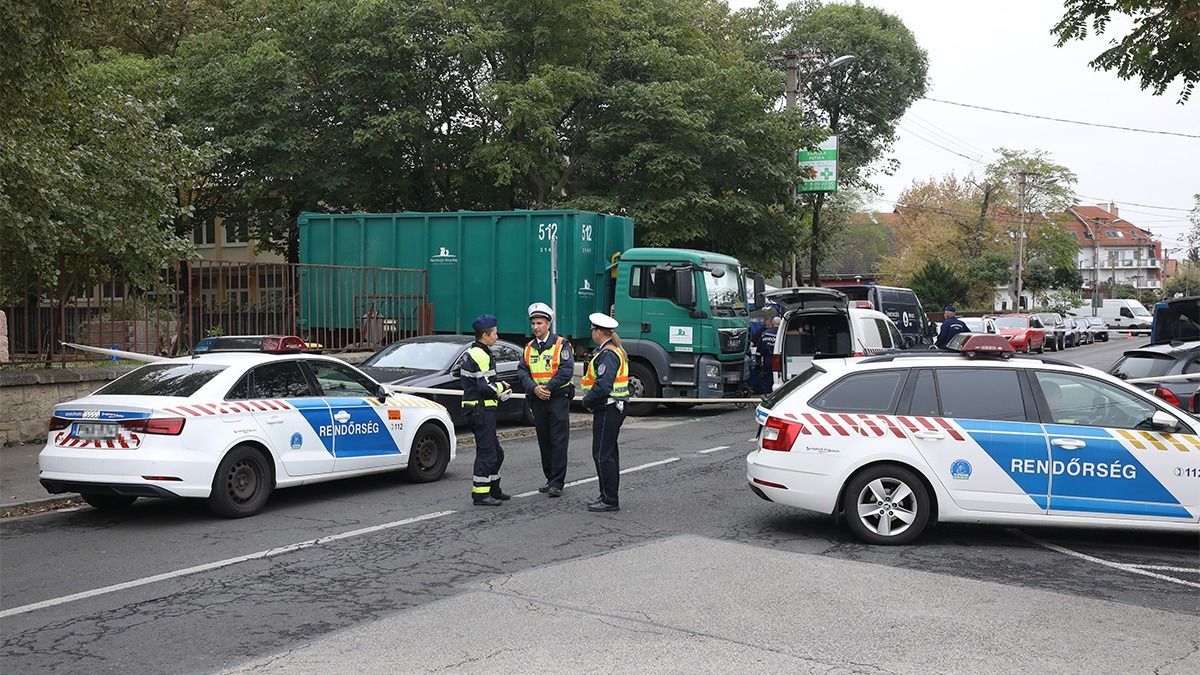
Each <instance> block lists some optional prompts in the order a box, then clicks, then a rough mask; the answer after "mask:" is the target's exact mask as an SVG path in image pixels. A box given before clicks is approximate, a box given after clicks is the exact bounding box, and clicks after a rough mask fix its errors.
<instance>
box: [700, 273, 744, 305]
mask: <svg viewBox="0 0 1200 675" xmlns="http://www.w3.org/2000/svg"><path fill="white" fill-rule="evenodd" d="M711 267H712V269H713V270H717V269H721V270H724V271H725V274H724V275H722V276H721V277H720V278H719V279H718V278H717V277H716V276H713V273H712V271H706V272H705V273H704V285H705V287H706V288H707V289H708V305H709V307H711V308H712V312H713V315H714V316H746V313H747V312H746V287H745V286H744V285H743V283H742V270H741V268H739V267H738V266H737V265H720V264H713V265H711Z"/></svg>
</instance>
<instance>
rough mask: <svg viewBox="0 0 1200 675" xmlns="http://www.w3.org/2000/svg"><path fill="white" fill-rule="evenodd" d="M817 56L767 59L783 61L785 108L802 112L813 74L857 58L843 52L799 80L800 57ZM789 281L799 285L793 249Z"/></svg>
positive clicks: (791, 194) (813, 57)
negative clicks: (785, 82) (805, 94)
mask: <svg viewBox="0 0 1200 675" xmlns="http://www.w3.org/2000/svg"><path fill="white" fill-rule="evenodd" d="M819 58H820V56H818V55H816V54H813V53H809V54H805V55H803V56H802V55H801V54H800V52H796V51H790V52H787V53H785V54H784V55H783V56H772V57H770V58H769V59H768V60H769V61H773V62H780V61H782V62H783V67H784V72H785V73H786V76H787V85H786V87H787V88H786V90H785V91H784V103H785V106H786V107H787V108H799V109H800V112H801V113H802V114H803V112H804V103H803V101H802V96H801V94H802V93H803V91H804V87H805V86H807V85H808V83H809V82H810V81H812V78H813V77H814V76H816V75H817V74H818V73H822V72H825V71H827V70H833V69H835V68H841V67H842V66H845V65H847V64H849V63H851V62H853V61H855V60H857V58H858V57H857V56H854V55H853V54H845V55H843V56H839V57H837V58H835V59H833V60H832V61H829V62H828V63H825V64H824V65H822V66H819V67H817V68H815V69H813V70H810V71H809V72H808V73H807V75H805V77H804V79H803V80H801V79H800V61H801V60H802V59H806V60H809V61H813V60H817V59H819ZM795 158H796V150H795V149H793V150H792V161H793V162H794V161H796V160H795ZM788 198H789V199H790V200H791V201H792V202H795V201H796V198H797V194H796V186H795V184H792V185H791V186H790V187H789V188H788ZM815 217H816V215H815V213H814V218H815ZM813 226H814V229H815V227H816V223H815V221H814V223H813ZM814 266H815V263H814ZM791 281H792V285H793V286H797V285H799V284H797V283H796V252H795V250H794V249H793V251H792V270H791Z"/></svg>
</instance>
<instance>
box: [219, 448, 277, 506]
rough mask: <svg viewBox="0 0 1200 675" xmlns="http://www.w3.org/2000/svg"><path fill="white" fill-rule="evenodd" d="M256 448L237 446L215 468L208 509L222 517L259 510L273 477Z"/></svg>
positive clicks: (269, 494) (264, 502)
mask: <svg viewBox="0 0 1200 675" xmlns="http://www.w3.org/2000/svg"><path fill="white" fill-rule="evenodd" d="M268 466H269V465H268V464H267V461H266V458H265V457H263V455H262V453H260V452H259V451H258V450H256V449H254V448H251V447H249V446H246V445H239V446H238V447H236V448H234V449H233V450H230V451H229V454H227V455H225V459H223V460H221V464H220V466H218V467H217V474H216V476H214V477H213V488H212V494H211V495H210V496H209V498H208V508H209V509H210V510H211V511H212V512H213V513H214V514H216V515H218V516H222V517H225V518H244V517H246V516H252V515H254V514H256V513H258V512H259V511H261V510H262V507H263V505H264V504H266V503H267V497H270V496H271V490H272V488H273V487H274V485H273V483H274V478H273V477H272V476H271V470H270V469H269V468H268Z"/></svg>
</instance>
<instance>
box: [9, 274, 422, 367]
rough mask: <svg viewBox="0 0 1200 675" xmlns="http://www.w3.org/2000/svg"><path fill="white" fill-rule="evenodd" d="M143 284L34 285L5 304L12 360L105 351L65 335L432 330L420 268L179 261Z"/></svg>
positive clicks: (373, 338)
mask: <svg viewBox="0 0 1200 675" xmlns="http://www.w3.org/2000/svg"><path fill="white" fill-rule="evenodd" d="M147 286H148V287H145V288H143V287H140V286H138V285H134V284H131V283H129V282H128V281H126V280H113V281H109V282H105V283H101V284H97V285H95V286H89V287H87V288H80V289H77V290H75V291H72V292H70V293H68V294H67V296H66V297H65V299H60V298H51V297H49V296H48V295H47V294H45V293H42V292H40V291H39V290H37V289H31V291H30V293H29V295H28V297H27V298H26V299H25V301H24V302H23V303H20V304H15V305H11V306H7V307H3V308H2V309H3V310H4V311H5V312H6V314H7V319H8V321H7V324H8V338H9V340H8V346H9V356H10V359H11V360H12V361H14V362H33V361H42V362H54V361H60V362H65V361H83V360H96V359H101V358H103V357H99V356H96V355H92V354H87V353H83V352H79V351H77V350H73V349H70V348H67V347H63V346H62V343H63V342H75V343H80V344H86V345H91V346H95V347H115V348H117V349H123V350H126V351H134V352H143V353H150V354H158V355H162V356H178V355H182V354H187V353H188V352H189V351H190V350H191V349H192V347H193V346H195V344H196V343H197V342H198V341H199V340H200V339H202V338H204V337H206V336H212V335H271V334H284V335H299V336H300V337H302V338H304V339H305V340H307V341H309V342H311V343H317V344H320V345H321V346H322V347H323V348H324V349H325V350H328V351H349V350H374V349H378V348H379V347H381V346H383V345H385V344H388V343H390V342H393V341H395V340H399V339H402V338H406V337H413V336H417V335H427V334H429V333H430V332H432V329H433V309H432V307H431V306H430V305H429V300H428V298H429V292H428V290H429V289H428V279H427V276H426V273H425V270H420V269H400V268H387V267H345V266H339V265H307V264H289V263H248V262H236V261H205V260H201V261H184V262H180V263H178V264H175V265H171V266H169V267H167V268H165V269H164V270H163V271H162V274H161V275H160V277H159V278H158V279H157V280H156V281H155V283H153V284H148V285H147Z"/></svg>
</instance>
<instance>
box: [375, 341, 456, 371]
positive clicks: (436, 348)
mask: <svg viewBox="0 0 1200 675" xmlns="http://www.w3.org/2000/svg"><path fill="white" fill-rule="evenodd" d="M462 348H463V345H461V344H458V343H455V342H397V343H396V344H393V345H389V346H388V347H386V348H384V349H383V351H380V352H378V353H376V354H375V355H374V356H372V357H371V358H369V359H367V360H366V361H364V362H363V366H370V367H373V368H413V369H416V370H441V369H443V368H448V367H449V366H450V364H451V363H452V362H453V361H454V358H455V357H456V356H458V354H459V352H461V351H462Z"/></svg>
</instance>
